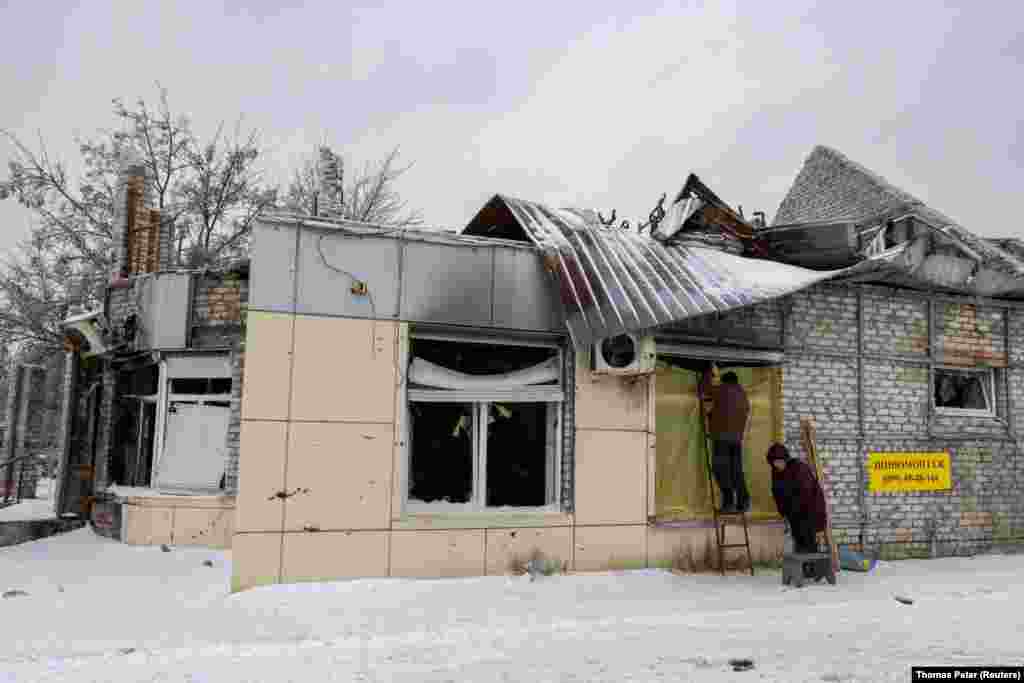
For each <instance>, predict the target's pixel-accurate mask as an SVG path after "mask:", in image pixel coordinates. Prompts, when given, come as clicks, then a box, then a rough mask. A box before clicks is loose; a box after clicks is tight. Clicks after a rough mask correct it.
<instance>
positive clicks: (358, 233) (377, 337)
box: [232, 217, 781, 589]
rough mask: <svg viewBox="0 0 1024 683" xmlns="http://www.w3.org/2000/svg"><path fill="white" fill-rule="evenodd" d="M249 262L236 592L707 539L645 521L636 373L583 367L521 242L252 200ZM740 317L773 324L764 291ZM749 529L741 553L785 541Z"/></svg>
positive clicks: (641, 409)
mask: <svg viewBox="0 0 1024 683" xmlns="http://www.w3.org/2000/svg"><path fill="white" fill-rule="evenodd" d="M253 266H254V272H256V273H258V277H257V278H256V279H254V281H253V282H252V297H251V300H250V305H249V314H248V322H247V335H246V352H247V364H246V370H245V391H244V393H243V395H242V417H243V419H242V429H241V432H242V452H243V453H244V457H243V458H241V471H240V481H239V492H238V515H237V520H236V521H237V527H236V531H235V535H234V537H233V540H232V552H233V556H234V567H235V576H234V581H233V585H234V588H235V589H243V588H247V587H250V586H254V585H259V584H265V583H277V582H294V581H311V580H322V579H331V578H343V577H355V576H462V575H480V574H504V573H507V572H509V571H518V570H521V568H522V565H523V564H525V562H526V561H527V560H528V559H529V556H530V554H531V553H532V552H534V551H538V550H539V551H541V552H543V553H544V554H545V555H546V556H547V557H548V558H551V559H554V560H557V561H558V562H560V563H564V565H565V566H566V567H570V568H574V569H579V570H596V569H607V568H615V567H642V566H648V565H650V564H664V563H667V562H670V561H671V559H672V557H673V555H674V554H675V553H677V552H678V551H679V544H680V543H681V542H682V541H687V542H692V543H693V545H694V546H698V545H699V546H700V550H703V546H704V538H705V537H706V536H707V535H708V534H709V533H710V529H700V530H696V531H694V533H693V534H690V535H689V536H693V538H692V539H691V538H690V537H689V536H687V535H686V534H681V533H679V532H676V533H672V532H667V531H665V530H660V529H655V528H653V527H651V526H649V524H648V518H649V515H650V509H651V504H652V496H653V486H654V477H655V471H654V468H653V462H654V450H653V446H654V439H653V428H652V420H653V417H654V416H653V408H652V392H653V388H654V387H653V380H652V378H651V377H650V376H638V377H616V376H608V375H598V374H595V373H594V372H592V366H591V363H592V359H591V357H590V353H589V351H586V352H579V353H576V352H575V351H574V350H573V348H572V347H571V345H570V344H569V341H568V337H567V335H566V334H565V330H564V325H563V324H562V322H561V318H560V312H559V310H558V307H557V301H556V300H554V299H553V297H552V294H551V289H550V286H549V284H548V281H547V279H546V274H545V273H544V271H543V269H542V264H541V262H540V259H539V258H538V252H537V251H536V250H535V249H534V248H533V247H531V246H529V245H524V244H522V243H519V242H510V241H505V240H500V239H484V238H473V237H466V236H451V235H443V234H437V233H429V232H425V231H416V230H403V231H397V230H388V229H385V228H381V229H372V228H369V227H367V226H359V225H356V224H350V223H346V222H344V221H326V220H318V219H308V218H307V219H297V218H290V217H289V218H275V217H268V218H265V219H264V220H262V221H261V222H260V223H259V224H258V225H257V226H256V229H255V233H254V239H253ZM748 316H754V317H756V318H758V319H760V318H764V319H766V320H768V321H770V322H767V323H766V324H765V328H766V329H770V328H771V326H772V325H774V326H775V328H776V331H777V334H776V337H778V332H779V331H781V323H780V317H779V314H778V311H777V310H775V309H773V308H772V307H758V308H756V309H754V310H751V311H737V312H736V313H735V314H733V315H731V316H728V317H727V320H728V322H730V323H731V327H730V328H729V329H731V330H733V332H734V334H735V335H737V336H740V337H743V338H746V337H744V335H746V333H747V331H748V325H747V324H746V320H747V317H748ZM755 341H756V340H755ZM775 343H776V344H777V343H778V342H777V341H776V342H775ZM325 358H329V359H330V361H329V362H325ZM549 362H550V363H553V364H555V365H552V366H549V365H547V364H548V363H549ZM553 367H557V368H558V369H557V370H552V368H553ZM522 373H527V374H531V373H535V376H536V377H537V378H543V381H541V379H537V380H536V381H537V382H538V383H536V384H528V385H523V384H522V383H519V382H518V380H517V378H520V377H521V376H522ZM514 451H521V452H514ZM489 456H496V457H493V458H491V457H489ZM534 456H536V457H534ZM538 471H540V472H541V475H542V476H540V475H538ZM510 482H512V483H513V484H512V485H510ZM683 536H686V538H685V539H684V538H683ZM753 536H754V539H753V540H754V552H755V557H761V558H767V557H769V556H770V555H771V553H773V552H774V550H775V549H776V547H777V546H778V544H779V543H780V542H781V535H780V533H779V531H778V529H774V528H772V529H762V530H754V532H753ZM698 540H699V541H700V543H698V542H697V541H698Z"/></svg>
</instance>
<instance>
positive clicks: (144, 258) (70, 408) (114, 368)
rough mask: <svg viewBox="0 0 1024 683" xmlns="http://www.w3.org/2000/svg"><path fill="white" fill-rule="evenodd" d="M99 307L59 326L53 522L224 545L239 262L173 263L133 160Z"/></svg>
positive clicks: (118, 534) (236, 383)
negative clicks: (59, 435) (61, 368)
mask: <svg viewBox="0 0 1024 683" xmlns="http://www.w3.org/2000/svg"><path fill="white" fill-rule="evenodd" d="M118 189H119V192H120V201H119V215H118V224H117V228H118V230H117V239H116V240H115V256H116V265H115V271H114V273H113V274H112V278H111V280H110V283H109V285H108V286H107V290H106V297H105V303H104V307H103V309H102V310H99V311H91V312H83V313H80V314H77V315H74V316H72V317H70V318H69V319H67V320H66V321H65V323H64V326H65V329H66V334H67V338H66V345H67V348H68V353H67V356H66V360H67V365H66V372H65V387H64V393H65V396H66V397H68V400H67V401H66V402H65V412H64V425H63V427H64V434H65V436H64V438H63V443H62V449H63V458H62V462H61V468H60V472H61V476H60V479H59V481H60V485H59V487H58V491H57V495H56V503H55V505H56V512H57V513H58V514H68V513H77V514H89V515H90V516H91V519H92V522H93V526H94V528H96V529H97V531H98V532H100V533H103V534H106V535H110V536H112V537H115V538H119V539H121V540H123V541H125V542H127V543H135V544H153V543H175V544H179V545H191V544H198V545H209V546H215V547H227V546H229V545H230V538H231V533H232V524H233V520H234V492H235V489H236V487H237V463H238V438H237V437H238V424H239V420H240V415H239V410H238V398H239V392H240V391H241V383H240V378H241V367H242V353H243V350H242V348H241V344H240V341H241V338H242V311H243V308H244V305H245V302H246V298H247V296H248V261H239V262H238V263H235V264H232V265H229V266H227V267H223V268H219V269H215V270H210V269H203V270H180V269H174V268H172V267H171V262H172V259H171V256H172V249H173V246H174V244H173V236H172V235H171V227H170V225H169V223H168V222H167V221H164V220H161V216H160V214H159V212H158V211H156V210H153V209H151V208H150V206H151V196H150V193H151V186H150V183H149V182H148V180H147V176H146V170H145V168H144V167H143V166H142V165H141V164H133V163H127V164H126V165H125V167H124V169H123V171H122V173H121V176H120V181H119V188H118Z"/></svg>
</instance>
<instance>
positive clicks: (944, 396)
mask: <svg viewBox="0 0 1024 683" xmlns="http://www.w3.org/2000/svg"><path fill="white" fill-rule="evenodd" d="M934 389H935V393H934V395H933V397H932V400H933V402H934V406H935V409H936V411H937V412H939V413H941V414H949V415H976V416H994V415H995V412H996V411H995V372H994V371H993V370H992V369H991V368H979V369H962V368H935V379H934Z"/></svg>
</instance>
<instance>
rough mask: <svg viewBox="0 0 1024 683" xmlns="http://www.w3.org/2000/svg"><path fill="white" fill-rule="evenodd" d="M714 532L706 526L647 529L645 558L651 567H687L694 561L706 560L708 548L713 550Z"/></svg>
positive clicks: (701, 561)
mask: <svg viewBox="0 0 1024 683" xmlns="http://www.w3.org/2000/svg"><path fill="white" fill-rule="evenodd" d="M714 543H715V532H714V529H712V528H710V527H708V528H706V529H705V528H695V529H694V528H686V529H667V528H656V527H649V528H648V529H647V559H648V561H649V563H650V565H651V566H652V567H660V566H665V565H668V566H672V565H675V564H677V563H678V564H680V566H681V567H682V568H687V567H688V564H689V563H690V562H691V561H692V562H694V563H698V564H700V563H704V562H706V561H707V560H706V558H705V556H706V555H707V552H708V550H709V549H711V550H712V551H713V550H714V547H715V545H714Z"/></svg>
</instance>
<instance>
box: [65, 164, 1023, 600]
mask: <svg viewBox="0 0 1024 683" xmlns="http://www.w3.org/2000/svg"><path fill="white" fill-rule="evenodd" d="M321 206H322V209H321V211H320V212H319V213H320V215H315V216H299V215H284V214H279V215H267V216H264V217H263V218H261V219H260V220H259V221H258V222H257V223H256V225H255V227H254V232H253V235H252V244H251V257H250V261H249V262H247V263H245V264H244V265H242V266H239V268H237V269H235V270H229V271H225V272H220V273H196V272H189V273H173V272H168V271H164V270H162V269H161V268H160V267H159V266H157V267H156V268H155V269H154V270H155V272H150V271H147V270H146V269H145V268H144V267H139V266H138V265H137V264H136V265H135V266H131V265H130V263H129V266H127V270H126V271H125V275H126V277H124V278H122V279H118V280H117V281H116V282H115V285H117V286H116V287H115V286H114V285H112V291H111V302H110V304H109V305H108V307H107V309H108V310H107V311H106V312H105V314H104V316H105V317H104V318H103V320H99V319H98V318H96V317H93V318H90V320H93V321H94V323H95V324H96V325H97V326H103V325H106V326H107V328H106V331H105V332H104V333H103V334H102V335H101V337H102V339H104V340H110V339H113V340H116V341H113V342H110V341H104V342H103V343H104V344H110V345H111V348H110V349H108V350H106V351H105V352H102V353H100V355H99V356H96V357H95V358H90V357H87V355H88V353H90V352H88V351H87V350H86V349H87V347H86V346H85V341H84V338H85V337H87V336H88V335H83V336H82V339H81V340H80V341H81V342H82V344H83V346H82V347H81V348H80V349H78V350H77V351H76V352H75V354H72V356H74V358H72V356H69V365H71V364H77V365H76V367H79V368H80V370H79V372H78V374H77V375H76V377H77V379H76V381H75V386H76V387H77V388H76V389H75V391H76V392H77V394H76V396H78V399H77V403H76V405H78V406H79V409H78V411H77V413H76V416H75V417H74V421H75V425H76V428H75V429H74V430H73V433H74V434H76V439H77V442H76V443H77V446H76V447H75V448H69V452H73V453H77V455H74V456H72V457H71V458H70V459H69V465H68V467H67V468H66V469H68V471H70V470H73V469H74V468H75V466H76V464H77V466H79V467H82V466H84V465H85V464H87V463H94V464H95V472H94V474H93V479H92V480H91V481H92V483H93V488H92V489H91V490H90V491H89V495H92V496H94V497H95V499H96V503H95V504H94V505H93V513H92V514H93V517H94V519H95V518H96V517H97V516H98V515H104V514H106V515H108V516H112V515H113V513H112V512H111V510H120V511H121V515H122V518H121V519H120V521H119V522H109V523H108V525H109V526H117V527H118V529H120V531H119V533H120V534H121V535H122V536H123V537H125V538H126V540H131V539H136V540H134V541H133V542H167V539H170V540H171V541H173V542H187V541H183V540H180V539H187V538H190V537H195V536H196V531H195V530H196V529H199V528H201V527H202V525H203V524H207V525H209V524H210V522H211V520H213V519H214V516H215V514H220V515H221V517H219V518H218V519H219V520H221V521H220V522H218V523H219V524H221V527H220V529H222V531H220V532H218V533H219V534H222V535H220V536H218V538H221V539H226V538H227V536H228V534H229V533H230V534H231V536H230V543H231V546H232V551H233V565H234V572H235V575H234V588H235V589H243V588H246V587H250V586H255V585H260V584H266V583H279V582H295V581H309V580H326V579H335V578H344V577H360V576H461V575H479V574H501V573H506V572H508V571H510V570H513V569H515V568H517V567H519V566H521V564H522V562H524V561H525V558H528V557H530V556H531V555H532V554H533V553H535V552H538V551H539V552H541V553H543V554H544V555H545V556H547V557H549V558H552V559H554V560H557V561H558V562H559V563H560V564H562V565H563V566H565V567H567V568H569V569H574V570H598V569H608V568H627V567H643V566H665V565H667V564H670V563H672V562H675V561H677V560H678V559H679V558H680V557H683V556H689V557H698V558H699V557H701V556H703V555H705V554H706V553H707V552H708V551H710V550H711V549H712V548H713V547H714V541H713V540H712V539H713V538H714V529H713V526H714V522H713V516H712V514H711V501H712V495H711V494H712V488H711V483H710V480H709V477H708V473H707V464H706V463H707V460H706V457H707V456H706V452H705V446H704V438H703V431H702V420H701V413H700V401H699V398H698V395H697V382H698V379H699V377H700V373H701V372H702V371H703V370H704V369H705V368H706V367H708V366H709V364H711V363H714V364H715V365H717V366H718V367H719V368H720V369H721V370H723V371H725V370H733V371H734V372H736V374H737V375H738V376H739V379H740V382H741V383H742V384H743V385H744V387H745V389H746V391H747V393H748V395H749V396H750V398H751V404H752V406H753V415H752V420H751V425H750V429H749V432H748V434H747V439H746V448H745V451H746V452H745V462H746V465H745V469H746V473H747V479H748V485H749V486H750V489H751V494H752V510H751V512H750V513H749V515H748V518H749V532H750V540H751V549H752V554H753V558H754V560H755V561H756V560H758V559H772V558H774V557H775V556H776V555H777V553H778V552H779V550H780V548H781V543H782V523H781V521H780V519H779V517H778V514H777V512H776V510H775V506H774V503H773V501H772V497H771V491H770V480H771V475H770V471H769V468H768V465H767V463H765V461H764V453H765V451H766V450H767V448H768V446H769V445H770V444H771V443H773V442H775V441H783V442H785V443H786V444H787V445H789V447H790V448H791V449H792V450H794V451H796V452H798V453H799V452H802V450H803V446H802V443H801V429H800V422H801V419H803V418H813V419H814V420H815V423H816V425H817V434H816V439H817V441H816V446H817V450H818V452H819V454H820V457H821V459H822V461H823V464H824V473H825V487H826V491H827V495H828V498H829V502H830V505H831V511H832V524H833V530H834V534H835V536H836V538H837V540H838V541H839V543H841V544H844V545H849V546H855V547H860V548H864V549H867V550H869V551H878V552H883V553H885V554H887V555H888V556H911V555H914V556H917V555H920V556H925V555H927V556H936V555H948V554H956V553H974V552H984V551H986V550H987V549H990V548H992V547H993V546H994V545H998V544H1000V543H1003V542H1011V541H1014V540H1019V539H1020V538H1021V537H1022V536H1024V494H1022V491H1024V486H1022V484H1024V458H1021V456H1020V446H1021V442H1020V439H1019V437H1018V432H1017V427H1016V425H1018V424H1020V423H1021V421H1022V420H1024V409H1022V407H1021V406H1022V403H1021V402H1022V401H1024V372H1022V369H1021V363H1022V362H1024V311H1022V307H1024V306H1022V300H1024V260H1022V259H1024V245H1022V244H1021V243H1020V242H1018V241H1014V240H993V239H982V238H979V237H977V236H976V235H974V234H972V233H971V232H969V231H968V230H967V229H965V228H963V227H961V226H960V225H958V224H956V223H955V222H954V221H952V220H950V219H948V218H946V217H945V216H943V215H942V214H940V213H938V212H937V211H935V210H933V209H931V208H930V207H928V206H926V205H924V204H923V203H922V202H920V201H918V200H916V199H914V198H913V197H911V196H909V195H907V194H906V193H905V192H902V191H901V190H899V189H898V188H895V187H893V186H892V185H891V184H889V183H887V182H886V181H885V180H884V179H882V178H881V177H879V176H877V175H876V174H874V173H872V172H870V171H868V170H867V169H865V168H863V167H861V166H859V165H858V164H856V163H854V162H852V161H850V160H849V159H846V158H845V157H844V156H842V155H841V154H840V153H838V152H836V151H834V150H831V149H828V148H824V147H819V148H816V149H815V150H814V151H813V152H812V154H811V155H810V156H809V157H808V159H807V160H806V162H805V164H804V166H803V168H802V169H801V170H800V172H799V174H798V175H797V178H796V180H795V182H794V185H793V187H792V188H791V189H790V191H789V193H788V194H787V196H786V198H785V199H784V201H783V202H782V205H781V207H780V209H779V212H778V214H777V215H776V217H775V220H774V221H773V223H772V224H771V225H767V224H766V222H765V221H764V220H763V218H756V217H755V219H754V220H752V221H748V220H747V219H746V218H744V216H742V215H741V213H740V212H738V211H736V210H734V209H732V208H731V207H730V206H729V205H728V204H727V203H725V202H724V201H723V200H721V199H720V198H719V197H717V196H716V195H715V194H714V192H713V191H712V190H711V189H710V188H708V187H707V186H706V185H704V184H703V183H702V182H701V181H700V180H699V179H698V178H697V177H696V176H690V177H689V178H688V179H687V181H686V182H685V184H684V186H683V187H682V189H681V190H680V192H679V193H678V194H677V195H676V196H674V197H673V198H672V201H671V203H669V204H668V205H667V206H664V207H663V209H662V208H661V207H660V205H659V209H658V210H656V211H655V212H653V213H652V215H651V220H650V221H649V224H648V225H647V226H646V230H645V231H643V232H640V231H638V230H637V229H636V227H635V226H632V227H631V226H628V225H622V224H615V221H614V219H607V220H606V219H605V218H604V216H603V215H601V214H599V213H597V212H593V211H587V210H573V209H552V208H550V207H546V206H543V205H541V204H537V203H534V202H529V201H524V200H520V199H516V198H513V197H508V196H504V195H497V196H495V197H494V198H492V199H491V200H490V201H489V202H487V203H486V204H485V205H484V206H483V207H482V208H481V209H480V211H479V212H478V213H477V214H476V215H475V216H474V218H473V219H472V220H471V221H470V223H469V224H468V225H467V226H466V227H465V228H464V229H463V230H462V231H461V233H459V234H451V233H442V232H436V231H427V230H415V229H397V228H393V227H382V226H372V225H366V224H360V223H354V222H351V221H346V220H342V219H339V218H337V217H335V216H334V215H332V214H333V213H334V209H332V206H333V204H332V203H331V202H329V201H324V202H321ZM149 224H157V225H158V224H159V221H158V220H156V221H154V220H153V219H150V223H149ZM126 225H130V222H129V223H126ZM136 231H137V229H136ZM126 232H127V234H128V235H129V236H130V235H131V234H135V233H134V232H133V230H132V228H130V227H129V228H128V229H127V230H126ZM150 239H152V240H154V241H155V242H158V241H159V240H157V239H156V238H152V237H151V238H150ZM134 248H135V247H133V243H131V238H130V237H129V239H128V243H126V247H125V254H131V253H133V249H134ZM157 254H159V248H157ZM129 261H130V260H129ZM250 264H251V268H250V267H249V266H250ZM123 280H124V281H127V282H129V283H130V284H123V282H122V281H123ZM162 281H166V283H167V284H159V283H160V282H162ZM229 286H230V288H231V289H232V290H233V293H232V295H231V296H232V297H233V298H231V297H227V296H226V295H225V291H226V288H228V287H229ZM163 288H166V289H163ZM209 291H216V292H217V295H216V296H211V295H209V294H205V295H204V294H203V292H209ZM204 296H205V298H204ZM229 299H230V301H231V302H232V304H231V305H234V306H244V307H245V308H246V314H245V316H244V320H245V325H244V327H245V329H244V332H241V331H240V328H239V325H238V316H237V314H235V313H234V312H233V313H232V314H231V315H228V314H226V313H217V315H216V316H214V315H213V314H212V313H211V311H212V310H214V308H211V307H214V303H211V302H217V303H216V306H220V305H221V302H224V301H227V300H229ZM169 301H174V302H184V303H183V304H181V305H180V306H179V304H178V303H174V304H173V305H174V306H176V307H177V308H174V309H173V310H180V311H182V312H181V313H180V316H179V318H178V320H179V321H180V322H174V323H173V324H171V321H173V320H174V317H173V315H172V316H169V317H163V315H162V314H161V320H160V322H159V323H157V322H156V321H155V320H152V319H150V318H151V317H152V316H155V315H156V313H154V311H156V310H158V309H160V310H163V308H164V307H166V306H168V305H169V304H168V302H169ZM147 302H149V303H147ZM216 310H217V311H221V310H225V309H222V308H216ZM232 310H233V309H232ZM133 313H134V315H135V317H134V318H133V317H132V314H133ZM222 315H223V316H226V317H223V318H221V317H220V316H222ZM232 316H234V317H232ZM128 321H132V322H131V324H130V325H129V324H128ZM164 322H167V323H168V324H167V325H164ZM76 324H78V323H73V325H72V326H74V325H76ZM126 325H127V328H126ZM119 330H120V332H118V331H119ZM129 332H131V336H130V337H129V335H128V333H129ZM118 334H120V336H118ZM232 334H234V335H235V336H234V337H232V336H231V335H232ZM239 334H243V335H244V344H242V343H241V339H240V337H239V336H238V335H239ZM163 335H166V336H163ZM128 338H132V339H134V340H135V344H134V346H131V345H127V342H126V341H125V340H126V339H128ZM119 344H120V346H119ZM242 349H244V352H245V357H246V361H245V363H244V391H243V385H242V375H243V373H242V368H243V364H242ZM93 351H95V349H94V350H93ZM186 368H187V369H186ZM225 380H227V381H225ZM182 382H186V384H187V386H186V384H183V383H182ZM188 401H193V402H192V403H189V402H188ZM207 408H209V410H207ZM216 409H222V410H224V411H226V413H217V410H216ZM172 410H173V412H172ZM215 413H217V414H218V415H220V417H216V418H215V417H214V414H215ZM125 415H128V416H130V417H127V418H124V420H125V424H126V426H125V427H123V428H122V429H121V431H120V432H119V431H117V429H118V425H119V424H121V418H118V417H117V416H125ZM217 420H221V421H220V422H217ZM224 420H226V423H225V422H224ZM214 423H216V424H214ZM223 424H226V427H224V426H222V425H223ZM236 424H237V425H239V428H237V429H236V427H235V425H236ZM203 425H205V426H203ZM201 426H202V427H201ZM204 429H205V430H207V431H205V432H204V431H203V430H204ZM178 430H180V431H178ZM192 430H196V431H198V432H201V433H203V434H206V435H207V436H204V437H202V439H200V438H199V437H195V440H202V442H203V443H204V444H206V445H205V446H203V447H195V446H187V447H185V446H183V447H182V450H181V451H180V452H181V453H184V454H185V455H181V456H178V455H177V454H178V453H179V451H178V450H177V446H176V445H175V444H174V442H173V440H174V438H176V437H177V436H178V435H180V434H186V433H188V434H191V433H192ZM239 434H240V445H239V441H238V440H237V439H238V435H239ZM203 439H205V440H203ZM169 443H170V444H171V445H168V444H169ZM189 443H191V442H189ZM213 443H218V444H220V449H221V450H220V451H217V449H216V448H213V447H212V446H211V445H210V444H213ZM122 453H123V455H121V454H122ZM83 454H85V455H83ZM90 454H91V455H90ZM118 458H120V460H118ZM116 463H120V464H116ZM165 468H166V469H165ZM166 472H169V474H168V473H166ZM236 473H237V475H236ZM172 475H173V476H172ZM64 480H65V481H70V478H68V477H65V478H64ZM111 484H113V486H112V485H111ZM179 485H180V486H179ZM68 486H70V484H68ZM69 490H70V488H69ZM170 494H186V495H170ZM81 495H82V494H79V493H75V494H73V495H72V494H68V495H67V496H66V497H65V498H64V500H65V505H67V504H68V503H67V501H71V500H80V499H81ZM184 510H188V511H189V512H188V513H187V514H185V515H183V514H182V512H183V511H184ZM215 510H216V511H218V512H217V513H214V512H213V511H215ZM182 520H184V521H182ZM224 542H227V541H226V540H225V541H224Z"/></svg>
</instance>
